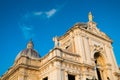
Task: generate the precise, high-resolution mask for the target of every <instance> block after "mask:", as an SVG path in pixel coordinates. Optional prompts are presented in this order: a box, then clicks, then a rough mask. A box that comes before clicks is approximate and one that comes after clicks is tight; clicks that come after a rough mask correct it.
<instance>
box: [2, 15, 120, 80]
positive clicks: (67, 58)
mask: <svg viewBox="0 0 120 80" xmlns="http://www.w3.org/2000/svg"><path fill="white" fill-rule="evenodd" d="M88 17H89V21H88V22H87V23H77V24H75V25H74V26H73V27H72V28H71V29H70V30H68V31H67V32H66V33H65V34H64V35H63V36H61V37H54V38H53V41H54V43H55V46H54V48H53V49H52V50H51V51H50V52H49V53H48V54H47V55H45V56H44V57H42V58H40V56H39V55H38V53H37V52H36V51H35V50H34V45H33V42H32V41H30V42H29V43H28V44H27V48H26V49H25V50H23V51H21V52H20V53H19V54H18V56H17V57H16V59H15V62H14V64H13V66H12V67H11V68H10V69H9V70H8V71H7V72H6V73H5V74H4V75H3V76H2V77H1V79H0V80H120V79H119V76H120V72H119V68H118V65H117V63H116V60H115V57H114V53H113V49H112V45H111V43H112V40H111V39H110V38H109V37H108V36H107V35H106V34H105V33H103V32H101V31H100V30H99V29H98V28H97V25H96V23H95V22H93V21H92V14H91V13H89V15H88Z"/></svg>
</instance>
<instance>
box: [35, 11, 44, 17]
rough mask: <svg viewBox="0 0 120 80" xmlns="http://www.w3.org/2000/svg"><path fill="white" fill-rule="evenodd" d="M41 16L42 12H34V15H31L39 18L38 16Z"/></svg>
mask: <svg viewBox="0 0 120 80" xmlns="http://www.w3.org/2000/svg"><path fill="white" fill-rule="evenodd" d="M42 14H43V12H41V11H40V12H34V13H33V15H35V16H40V15H42Z"/></svg>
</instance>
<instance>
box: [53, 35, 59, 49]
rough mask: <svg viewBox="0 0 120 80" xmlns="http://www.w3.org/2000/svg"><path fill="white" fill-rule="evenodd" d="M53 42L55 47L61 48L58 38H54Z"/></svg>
mask: <svg viewBox="0 0 120 80" xmlns="http://www.w3.org/2000/svg"><path fill="white" fill-rule="evenodd" d="M53 41H54V47H58V46H59V41H58V37H57V36H55V37H53Z"/></svg>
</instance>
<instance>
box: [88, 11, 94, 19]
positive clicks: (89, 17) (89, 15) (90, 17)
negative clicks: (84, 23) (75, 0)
mask: <svg viewBox="0 0 120 80" xmlns="http://www.w3.org/2000/svg"><path fill="white" fill-rule="evenodd" d="M88 19H89V21H92V20H93V16H92V13H91V12H89V14H88Z"/></svg>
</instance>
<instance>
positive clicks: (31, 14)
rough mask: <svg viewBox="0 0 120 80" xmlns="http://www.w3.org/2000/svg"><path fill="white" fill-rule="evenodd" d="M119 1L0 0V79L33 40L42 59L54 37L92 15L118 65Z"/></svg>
mask: <svg viewBox="0 0 120 80" xmlns="http://www.w3.org/2000/svg"><path fill="white" fill-rule="evenodd" d="M119 3H120V1H119V0H0V64H1V65H0V76H1V75H2V74H3V73H4V72H6V71H7V70H8V68H9V67H10V66H12V64H13V63H14V60H15V58H16V56H17V54H18V53H19V52H20V51H21V50H23V49H25V48H26V44H27V42H28V41H29V40H30V39H31V38H32V40H33V42H34V48H35V50H37V51H38V52H39V54H40V55H41V56H44V55H45V54H47V53H48V52H49V50H50V49H52V48H53V46H54V43H53V41H52V38H53V37H54V36H56V35H57V36H62V35H63V34H64V33H65V32H66V31H67V30H68V29H70V28H71V27H72V26H73V25H74V24H75V23H77V22H85V23H86V22H88V13H89V11H91V12H92V14H93V16H94V18H93V21H94V22H96V23H97V27H98V28H99V29H100V30H101V31H103V32H105V33H106V34H107V35H108V36H109V37H110V38H111V39H112V40H113V49H114V53H115V57H116V59H117V63H118V65H120V59H119V56H120V53H119V52H120V49H119V47H120V40H119V39H120V35H119V34H120V20H119V19H120V5H119Z"/></svg>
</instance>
